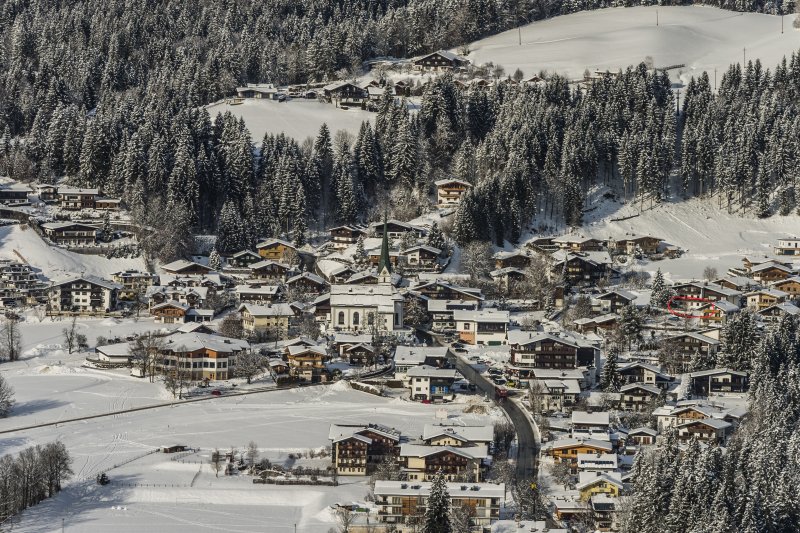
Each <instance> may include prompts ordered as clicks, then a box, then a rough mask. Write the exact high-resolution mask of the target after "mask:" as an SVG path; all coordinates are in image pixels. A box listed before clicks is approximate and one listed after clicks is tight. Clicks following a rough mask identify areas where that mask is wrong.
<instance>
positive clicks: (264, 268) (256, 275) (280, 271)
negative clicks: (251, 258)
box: [250, 259, 292, 281]
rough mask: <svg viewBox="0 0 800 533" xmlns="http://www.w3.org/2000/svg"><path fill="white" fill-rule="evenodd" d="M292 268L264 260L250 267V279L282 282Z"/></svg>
mask: <svg viewBox="0 0 800 533" xmlns="http://www.w3.org/2000/svg"><path fill="white" fill-rule="evenodd" d="M291 270H292V267H290V266H289V265H287V264H285V263H280V262H278V261H273V260H271V259H266V260H264V261H258V262H257V263H252V264H251V265H250V278H251V279H257V280H272V281H283V280H284V279H285V278H286V276H287V275H288V274H289V273H290V272H291Z"/></svg>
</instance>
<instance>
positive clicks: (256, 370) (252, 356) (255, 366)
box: [234, 350, 266, 384]
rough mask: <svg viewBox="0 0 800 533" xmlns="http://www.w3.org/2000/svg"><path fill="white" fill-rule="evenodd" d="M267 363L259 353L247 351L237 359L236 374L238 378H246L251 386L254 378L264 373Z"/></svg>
mask: <svg viewBox="0 0 800 533" xmlns="http://www.w3.org/2000/svg"><path fill="white" fill-rule="evenodd" d="M265 364H266V361H265V360H264V357H262V356H261V354H259V353H258V352H254V351H252V350H247V351H245V352H242V353H240V354H239V355H238V356H237V357H236V366H235V367H234V373H235V374H236V377H239V378H246V379H247V383H248V384H249V383H250V382H251V381H252V380H253V378H254V377H256V376H257V375H258V374H260V373H261V372H263V371H264V366H265Z"/></svg>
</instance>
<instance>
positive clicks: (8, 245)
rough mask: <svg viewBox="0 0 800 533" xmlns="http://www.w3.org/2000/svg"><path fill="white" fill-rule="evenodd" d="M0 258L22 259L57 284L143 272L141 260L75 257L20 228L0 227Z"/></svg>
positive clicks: (31, 232) (15, 226)
mask: <svg viewBox="0 0 800 533" xmlns="http://www.w3.org/2000/svg"><path fill="white" fill-rule="evenodd" d="M0 259H14V260H16V261H20V260H24V261H26V262H28V264H30V265H31V266H32V267H35V268H38V269H40V270H41V272H42V274H44V275H45V276H47V278H48V279H50V280H52V281H61V280H63V279H66V278H69V277H71V276H78V275H80V274H81V273H84V274H92V275H95V276H100V277H105V278H108V277H110V275H111V274H112V273H114V272H118V271H120V270H124V269H127V268H135V269H139V270H143V269H144V262H143V261H142V260H141V259H106V258H105V257H103V256H100V255H83V254H76V253H74V252H70V251H67V250H64V249H63V248H58V247H55V246H49V245H47V244H46V243H45V242H44V241H42V239H41V238H40V237H39V235H38V234H37V233H36V232H35V231H33V230H32V229H30V228H23V226H19V225H14V226H4V227H2V228H0Z"/></svg>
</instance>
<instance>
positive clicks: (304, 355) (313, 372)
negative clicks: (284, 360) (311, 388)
mask: <svg viewBox="0 0 800 533" xmlns="http://www.w3.org/2000/svg"><path fill="white" fill-rule="evenodd" d="M328 359H329V357H328V352H327V351H326V350H325V348H324V347H322V346H289V354H288V360H289V361H288V362H289V373H290V374H291V376H292V377H294V378H295V379H297V380H298V381H302V382H306V383H320V382H324V381H328V371H327V369H326V368H325V362H326V361H327V360H328Z"/></svg>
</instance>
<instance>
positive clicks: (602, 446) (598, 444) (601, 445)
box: [542, 438, 614, 452]
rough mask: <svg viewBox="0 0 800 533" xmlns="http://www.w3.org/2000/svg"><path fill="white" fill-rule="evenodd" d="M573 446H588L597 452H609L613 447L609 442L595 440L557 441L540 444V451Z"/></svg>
mask: <svg viewBox="0 0 800 533" xmlns="http://www.w3.org/2000/svg"><path fill="white" fill-rule="evenodd" d="M574 446H588V447H590V448H597V449H599V450H606V451H609V452H610V451H611V450H613V449H614V447H613V446H612V445H611V442H609V441H604V440H597V439H570V438H567V439H558V440H554V441H550V442H545V443H544V444H542V449H545V450H559V449H562V448H572V447H574Z"/></svg>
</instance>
